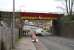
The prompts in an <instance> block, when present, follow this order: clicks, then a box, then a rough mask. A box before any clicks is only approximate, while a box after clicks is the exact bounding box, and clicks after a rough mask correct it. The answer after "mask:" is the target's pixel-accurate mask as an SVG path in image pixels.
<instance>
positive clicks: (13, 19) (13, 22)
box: [11, 0, 15, 48]
mask: <svg viewBox="0 0 74 50" xmlns="http://www.w3.org/2000/svg"><path fill="white" fill-rule="evenodd" d="M12 14H13V15H12V16H13V17H12V23H11V33H12V35H11V36H12V37H11V38H12V39H11V40H12V45H11V46H12V48H14V42H15V41H14V40H15V39H14V35H15V0H13V12H12Z"/></svg>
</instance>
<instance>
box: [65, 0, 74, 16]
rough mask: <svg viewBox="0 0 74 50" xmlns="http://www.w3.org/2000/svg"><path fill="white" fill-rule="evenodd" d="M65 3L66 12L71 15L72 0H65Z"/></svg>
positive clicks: (73, 0) (73, 3)
mask: <svg viewBox="0 0 74 50" xmlns="http://www.w3.org/2000/svg"><path fill="white" fill-rule="evenodd" d="M65 3H66V12H67V14H68V15H72V10H73V5H74V0H65Z"/></svg>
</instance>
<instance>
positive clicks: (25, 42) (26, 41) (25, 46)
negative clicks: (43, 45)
mask: <svg viewBox="0 0 74 50" xmlns="http://www.w3.org/2000/svg"><path fill="white" fill-rule="evenodd" d="M15 50H36V47H35V46H34V44H33V42H32V40H31V38H30V37H23V38H21V39H20V40H19V42H18V43H17V44H16V46H15Z"/></svg>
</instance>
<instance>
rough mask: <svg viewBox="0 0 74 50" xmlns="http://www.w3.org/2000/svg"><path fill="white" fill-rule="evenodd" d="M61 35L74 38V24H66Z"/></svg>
mask: <svg viewBox="0 0 74 50" xmlns="http://www.w3.org/2000/svg"><path fill="white" fill-rule="evenodd" d="M61 35H62V36H64V37H68V38H74V22H65V23H64V24H63V25H62V30H61Z"/></svg>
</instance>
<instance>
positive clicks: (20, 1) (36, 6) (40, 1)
mask: <svg viewBox="0 0 74 50" xmlns="http://www.w3.org/2000/svg"><path fill="white" fill-rule="evenodd" d="M12 1H13V0H0V10H1V11H12V7H13V6H12V5H13V3H12ZM58 6H60V7H64V5H63V4H62V2H61V1H55V0H15V8H16V11H27V12H63V10H62V9H59V8H56V7H58Z"/></svg>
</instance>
